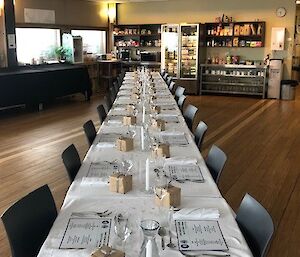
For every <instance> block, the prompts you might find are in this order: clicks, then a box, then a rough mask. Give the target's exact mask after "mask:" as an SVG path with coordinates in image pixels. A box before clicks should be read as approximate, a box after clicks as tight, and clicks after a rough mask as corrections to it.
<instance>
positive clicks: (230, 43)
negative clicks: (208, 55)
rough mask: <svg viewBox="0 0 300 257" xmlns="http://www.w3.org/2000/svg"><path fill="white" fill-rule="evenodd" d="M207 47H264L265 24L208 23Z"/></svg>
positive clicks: (261, 22) (206, 28) (259, 22)
mask: <svg viewBox="0 0 300 257" xmlns="http://www.w3.org/2000/svg"><path fill="white" fill-rule="evenodd" d="M205 30H206V46H207V47H252V48H257V47H264V45H265V22H263V21H255V22H232V23H206V24H205Z"/></svg>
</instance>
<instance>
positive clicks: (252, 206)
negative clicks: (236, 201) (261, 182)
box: [236, 193, 274, 257]
mask: <svg viewBox="0 0 300 257" xmlns="http://www.w3.org/2000/svg"><path fill="white" fill-rule="evenodd" d="M236 221H237V223H238V225H239V228H240V230H241V231H242V233H243V235H244V237H245V239H246V241H247V243H248V246H249V247H250V249H251V251H252V254H253V256H254V257H265V256H266V253H267V251H268V247H269V245H270V242H271V239H272V236H273V234H274V224H273V220H272V217H271V216H270V214H269V213H268V211H267V210H266V209H265V208H264V207H263V206H262V205H261V204H260V203H259V202H258V201H257V200H255V199H254V198H253V197H252V196H251V195H249V194H247V193H246V194H245V196H244V198H243V200H242V202H241V204H240V207H239V209H238V211H237V214H236Z"/></svg>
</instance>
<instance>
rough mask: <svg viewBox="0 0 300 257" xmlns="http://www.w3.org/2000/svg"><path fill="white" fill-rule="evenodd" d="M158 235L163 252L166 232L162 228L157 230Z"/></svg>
mask: <svg viewBox="0 0 300 257" xmlns="http://www.w3.org/2000/svg"><path fill="white" fill-rule="evenodd" d="M158 235H159V236H160V237H161V248H162V249H163V250H165V239H164V237H165V236H166V235H167V231H166V229H165V228H164V227H160V228H159V230H158Z"/></svg>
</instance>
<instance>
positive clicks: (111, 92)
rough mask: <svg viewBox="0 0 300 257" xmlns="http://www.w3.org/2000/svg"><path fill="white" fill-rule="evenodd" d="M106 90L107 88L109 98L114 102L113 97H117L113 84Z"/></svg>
mask: <svg viewBox="0 0 300 257" xmlns="http://www.w3.org/2000/svg"><path fill="white" fill-rule="evenodd" d="M108 90H109V96H110V100H111V101H112V102H114V101H115V99H116V97H117V93H116V91H115V88H114V87H113V86H110V87H109V88H108Z"/></svg>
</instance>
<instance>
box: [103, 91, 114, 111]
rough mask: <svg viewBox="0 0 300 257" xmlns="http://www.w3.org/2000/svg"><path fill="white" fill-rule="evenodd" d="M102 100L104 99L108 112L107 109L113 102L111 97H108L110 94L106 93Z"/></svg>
mask: <svg viewBox="0 0 300 257" xmlns="http://www.w3.org/2000/svg"><path fill="white" fill-rule="evenodd" d="M104 100H105V104H106V108H107V112H109V110H110V109H111V107H112V105H113V103H112V101H111V98H110V95H106V96H105V97H104Z"/></svg>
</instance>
